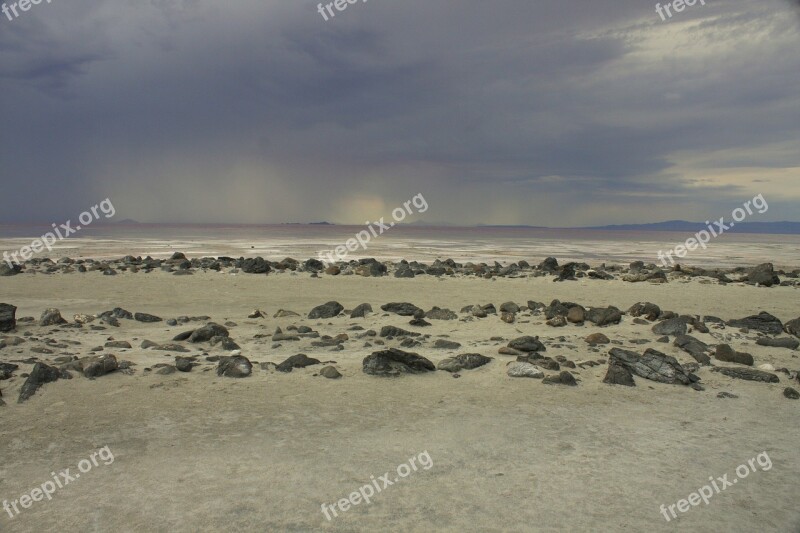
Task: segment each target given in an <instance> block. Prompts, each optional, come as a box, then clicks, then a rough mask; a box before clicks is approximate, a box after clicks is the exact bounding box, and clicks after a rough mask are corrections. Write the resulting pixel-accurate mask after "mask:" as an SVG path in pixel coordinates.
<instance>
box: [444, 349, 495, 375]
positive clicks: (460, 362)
mask: <svg viewBox="0 0 800 533" xmlns="http://www.w3.org/2000/svg"><path fill="white" fill-rule="evenodd" d="M491 360H492V358H491V357H486V356H484V355H481V354H478V353H462V354H459V355H456V356H455V357H448V358H447V359H443V360H442V361H440V362H439V365H438V369H439V370H444V371H446V372H460V371H461V370H472V369H475V368H478V367H481V366H483V365H485V364H487V363H489V362H490V361H491Z"/></svg>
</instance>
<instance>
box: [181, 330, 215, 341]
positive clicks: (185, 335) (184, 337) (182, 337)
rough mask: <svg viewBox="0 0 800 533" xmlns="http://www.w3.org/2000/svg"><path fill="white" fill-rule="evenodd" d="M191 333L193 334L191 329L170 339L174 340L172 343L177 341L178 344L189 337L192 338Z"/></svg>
mask: <svg viewBox="0 0 800 533" xmlns="http://www.w3.org/2000/svg"><path fill="white" fill-rule="evenodd" d="M192 333H194V330H193V329H190V330H189V331H184V332H183V333H178V334H177V335H175V336H174V337H172V340H174V341H179V342H180V341H185V340H189V337H191V336H192ZM209 338H210V337H209Z"/></svg>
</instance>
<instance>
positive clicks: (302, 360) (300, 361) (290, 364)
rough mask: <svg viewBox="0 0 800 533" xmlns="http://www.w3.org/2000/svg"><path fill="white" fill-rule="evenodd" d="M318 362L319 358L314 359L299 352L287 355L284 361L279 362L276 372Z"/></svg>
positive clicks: (288, 370)
mask: <svg viewBox="0 0 800 533" xmlns="http://www.w3.org/2000/svg"><path fill="white" fill-rule="evenodd" d="M318 364H320V360H319V359H314V358H313V357H308V356H307V355H306V354H304V353H299V354H297V355H293V356H291V357H289V358H288V359H286V360H285V361H284V362H282V363H281V364H279V365H278V367H277V368H276V370H277V371H278V372H291V371H292V369H293V368H305V367H307V366H311V365H318Z"/></svg>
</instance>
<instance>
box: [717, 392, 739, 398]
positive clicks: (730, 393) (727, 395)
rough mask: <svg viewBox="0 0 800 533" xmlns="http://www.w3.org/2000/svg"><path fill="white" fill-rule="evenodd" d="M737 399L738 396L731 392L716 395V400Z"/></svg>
mask: <svg viewBox="0 0 800 533" xmlns="http://www.w3.org/2000/svg"><path fill="white" fill-rule="evenodd" d="M738 397H739V396H737V395H736V394H733V393H732V392H725V391H723V392H720V393H717V398H723V399H724V398H738Z"/></svg>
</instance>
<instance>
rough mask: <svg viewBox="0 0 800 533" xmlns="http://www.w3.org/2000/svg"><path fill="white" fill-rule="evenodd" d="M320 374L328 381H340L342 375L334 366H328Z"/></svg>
mask: <svg viewBox="0 0 800 533" xmlns="http://www.w3.org/2000/svg"><path fill="white" fill-rule="evenodd" d="M319 374H320V375H321V376H323V377H326V378H328V379H339V378H340V377H342V375H341V374H340V373H339V371H338V370H336V367H333V366H326V367H325V368H323V369H322V370H320V371H319Z"/></svg>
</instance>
